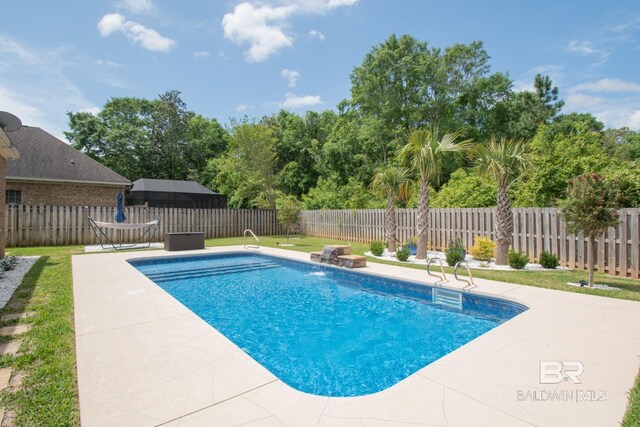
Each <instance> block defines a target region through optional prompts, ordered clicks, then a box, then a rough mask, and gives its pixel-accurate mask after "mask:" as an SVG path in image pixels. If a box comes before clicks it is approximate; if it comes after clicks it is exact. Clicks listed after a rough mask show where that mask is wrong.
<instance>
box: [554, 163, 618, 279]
mask: <svg viewBox="0 0 640 427" xmlns="http://www.w3.org/2000/svg"><path fill="white" fill-rule="evenodd" d="M620 204H621V196H620V192H619V191H618V188H617V185H616V183H615V182H610V181H607V180H605V179H604V177H603V176H602V175H599V174H596V173H589V174H584V175H580V176H578V177H576V178H574V179H572V180H570V181H569V187H568V189H567V197H566V199H565V200H564V201H563V202H562V203H561V205H560V207H561V215H562V217H563V218H564V220H565V221H566V222H567V231H568V232H569V233H572V234H577V233H583V234H584V235H585V236H587V238H588V242H589V259H588V263H587V264H588V269H589V286H590V287H593V274H594V268H595V259H596V240H597V239H598V237H599V236H600V235H601V234H602V233H603V232H604V231H605V230H606V229H607V228H609V227H614V226H616V225H618V223H619V218H618V208H619V207H620Z"/></svg>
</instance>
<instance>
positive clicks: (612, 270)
mask: <svg viewBox="0 0 640 427" xmlns="http://www.w3.org/2000/svg"><path fill="white" fill-rule="evenodd" d="M416 212H417V210H416V209H398V210H397V213H396V215H397V218H398V232H397V239H398V240H400V241H401V242H407V241H408V240H409V239H410V238H411V237H413V236H415V235H416ZM513 212H514V232H513V236H512V239H513V240H512V243H513V247H514V248H516V249H519V250H521V251H523V252H524V253H525V254H526V255H527V256H528V258H529V260H530V261H534V260H537V259H538V257H539V255H540V253H542V251H547V252H551V253H553V254H556V255H557V256H558V258H559V260H560V263H561V265H564V266H568V267H571V268H586V266H587V262H586V260H587V256H588V252H587V251H588V245H587V243H586V240H585V238H584V236H582V235H578V236H575V235H571V234H568V233H567V231H566V228H565V224H564V221H563V220H562V218H561V217H560V214H559V210H558V209H557V208H517V209H513ZM639 212H640V209H621V210H620V224H619V225H618V226H616V227H611V228H610V229H609V230H607V231H606V232H605V235H604V236H603V237H601V238H599V239H598V241H597V242H596V244H597V245H598V247H597V254H598V257H597V267H598V270H600V271H604V272H606V273H609V274H617V275H621V276H628V277H635V278H640V227H639V226H638V218H639V216H640V215H639ZM494 221H495V212H494V209H493V208H468V209H431V210H430V212H429V228H428V231H427V236H428V246H427V247H428V248H429V249H430V250H445V249H446V247H447V245H448V244H449V241H450V240H451V239H453V238H456V237H459V238H461V239H462V241H463V243H464V245H465V246H466V247H467V248H468V247H470V246H471V245H473V239H474V237H475V236H478V235H486V236H488V237H490V238H492V239H495V229H494V228H495V224H494ZM300 227H301V230H303V232H304V233H305V234H307V235H310V236H317V237H325V238H330V239H336V240H343V241H353V242H362V243H368V242H370V241H372V240H384V236H385V231H384V227H385V221H384V210H382V209H369V210H364V209H363V210H356V211H353V210H318V211H302V213H301V225H300Z"/></svg>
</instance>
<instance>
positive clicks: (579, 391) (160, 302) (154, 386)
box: [72, 246, 640, 426]
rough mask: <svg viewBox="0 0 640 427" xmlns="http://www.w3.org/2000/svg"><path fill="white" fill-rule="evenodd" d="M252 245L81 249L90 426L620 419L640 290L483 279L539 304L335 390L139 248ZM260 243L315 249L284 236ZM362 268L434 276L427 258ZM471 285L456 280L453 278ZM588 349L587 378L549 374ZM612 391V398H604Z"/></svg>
mask: <svg viewBox="0 0 640 427" xmlns="http://www.w3.org/2000/svg"><path fill="white" fill-rule="evenodd" d="M234 251H244V249H243V248H242V246H227V247H215V248H213V247H212V248H206V249H204V250H199V251H185V252H179V253H176V252H165V251H148V252H126V253H109V254H91V255H77V256H73V258H72V262H73V288H74V302H75V326H76V328H75V332H76V358H77V369H78V389H79V397H80V414H81V422H82V424H83V425H163V424H164V425H175V426H178V425H179V426H183V425H206V424H208V423H210V422H211V421H212V420H215V421H216V423H215V424H216V425H240V424H245V423H252V422H254V423H258V424H260V425H263V424H269V425H271V424H273V425H295V426H297V425H301V426H305V425H351V424H354V425H384V424H385V423H392V424H422V425H449V426H457V425H460V426H467V425H505V426H507V425H508V426H514V425H545V426H546V425H559V426H560V425H563V426H566V425H582V426H590V425H593V426H602V425H615V424H618V423H619V422H620V421H621V420H622V417H623V416H624V412H625V409H626V406H627V402H628V397H627V392H628V390H629V389H630V388H631V387H632V386H633V382H634V379H635V376H636V375H637V373H638V368H639V367H640V362H639V359H638V355H639V354H640V330H639V328H633V327H631V326H630V325H637V324H639V323H638V322H640V303H638V302H633V301H625V300H618V299H613V298H605V297H597V296H591V295H585V294H579V293H570V292H562V291H554V290H548V289H542V288H534V287H530V286H523V285H516V284H510V283H503V282H495V281H489V280H483V279H477V278H476V279H475V282H476V285H477V287H476V288H474V289H472V290H470V291H468V292H470V293H472V294H479V295H485V296H489V297H493V298H496V297H497V298H501V299H506V300H509V301H513V302H516V303H519V304H523V305H525V306H527V307H529V309H528V310H527V311H525V312H524V313H522V314H520V315H518V316H517V317H515V318H513V319H511V320H509V321H507V322H506V323H504V324H502V325H500V326H498V327H497V328H495V329H493V330H491V331H489V332H487V333H486V334H484V335H482V336H480V337H478V338H476V339H475V340H473V341H471V342H469V343H468V344H466V345H464V346H462V347H460V348H458V349H457V350H455V351H453V352H451V353H449V354H448V355H446V356H444V357H442V358H441V359H439V360H437V361H435V362H434V363H432V364H430V365H428V366H426V367H424V368H422V369H421V370H419V371H418V372H417V373H415V374H413V375H411V376H409V377H408V378H406V379H404V380H402V381H400V382H399V383H397V384H396V385H394V386H392V387H390V388H388V389H386V390H383V391H381V392H378V393H374V394H371V395H366V396H358V397H348V398H337V397H331V398H330V397H322V396H314V395H310V394H306V393H303V392H300V391H297V390H295V389H293V388H291V387H289V386H287V385H286V384H284V383H283V382H282V381H280V380H279V379H277V378H276V377H275V376H274V375H273V374H271V373H270V372H269V371H268V370H266V369H265V368H264V367H262V366H261V365H260V364H259V363H258V362H256V361H254V360H253V359H252V358H251V357H249V356H248V355H247V354H246V353H244V352H243V351H242V350H240V349H239V348H238V347H237V346H236V345H235V344H233V343H232V342H231V341H229V340H227V339H226V338H225V337H224V336H223V335H222V334H220V333H219V332H218V331H216V330H215V329H214V328H213V327H211V326H210V325H208V324H207V323H205V322H204V321H203V320H201V319H200V318H199V317H198V316H196V315H195V314H193V313H192V312H191V311H189V310H188V309H187V308H186V307H184V306H183V305H182V304H181V303H179V302H178V301H177V300H175V299H174V298H173V297H172V296H171V295H169V294H167V293H166V292H165V291H164V290H162V289H161V288H160V287H158V286H157V285H156V284H155V283H153V282H152V281H151V280H149V279H148V278H146V277H145V276H144V275H143V274H142V273H140V272H139V271H137V270H136V269H135V268H134V267H133V266H131V265H130V264H129V263H128V262H127V260H129V259H139V258H156V257H165V256H176V255H178V256H181V255H199V254H213V253H221V252H234ZM255 252H258V253H264V254H267V255H273V256H278V257H282V258H288V259H294V260H302V261H308V259H309V254H307V253H301V252H294V251H290V250H282V249H275V248H260V249H259V250H256V251H255ZM360 270H363V272H366V273H369V274H375V275H379V276H384V277H391V278H400V279H402V280H409V281H412V282H417V283H423V284H430V285H433V282H431V281H430V280H429V279H430V277H429V276H427V275H426V273H425V271H424V270H416V269H409V268H404V267H399V266H392V265H385V264H377V263H374V262H370V261H368V266H367V267H366V268H364V269H360ZM466 285H467V284H466V283H464V282H459V281H455V280H453V281H451V282H449V283H448V284H447V285H446V286H442V287H446V288H450V289H456V290H461V289H462V288H463V287H465V286H466ZM543 361H554V362H572V361H578V362H581V363H582V364H583V366H584V371H583V373H582V375H581V377H580V378H581V384H574V382H573V381H571V380H570V379H568V380H564V381H561V382H560V383H559V384H541V381H540V362H543ZM603 397H604V398H605V400H603Z"/></svg>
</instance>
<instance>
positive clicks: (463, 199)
mask: <svg viewBox="0 0 640 427" xmlns="http://www.w3.org/2000/svg"><path fill="white" fill-rule="evenodd" d="M497 197H498V188H497V187H496V185H495V184H494V183H493V182H491V181H487V180H484V179H482V178H480V177H479V176H478V175H477V174H476V173H475V172H471V173H469V172H467V171H465V170H464V169H458V170H456V171H455V172H454V173H452V174H451V177H450V178H449V181H447V183H446V184H444V185H443V186H442V187H441V188H440V191H438V192H437V193H435V194H434V195H433V196H432V197H431V206H432V207H434V208H482V207H490V206H495V204H496V198H497Z"/></svg>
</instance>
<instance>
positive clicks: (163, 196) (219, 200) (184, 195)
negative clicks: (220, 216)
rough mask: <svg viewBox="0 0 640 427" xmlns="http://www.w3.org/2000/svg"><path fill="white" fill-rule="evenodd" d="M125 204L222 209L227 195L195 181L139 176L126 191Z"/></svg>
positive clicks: (225, 205) (225, 203) (225, 204)
mask: <svg viewBox="0 0 640 427" xmlns="http://www.w3.org/2000/svg"><path fill="white" fill-rule="evenodd" d="M126 201H127V205H129V206H137V205H146V206H149V207H152V208H192V209H224V208H226V207H227V196H225V195H223V194H218V193H216V192H213V191H211V190H209V189H208V188H206V187H205V186H203V185H201V184H199V183H197V182H195V181H178V180H170V179H149V178H141V179H139V180H137V181H134V182H133V187H131V189H130V190H129V191H128V192H127V197H126Z"/></svg>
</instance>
